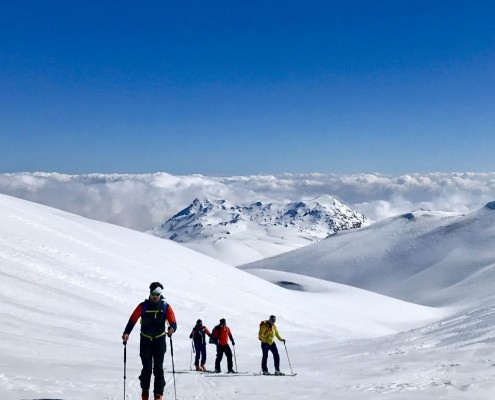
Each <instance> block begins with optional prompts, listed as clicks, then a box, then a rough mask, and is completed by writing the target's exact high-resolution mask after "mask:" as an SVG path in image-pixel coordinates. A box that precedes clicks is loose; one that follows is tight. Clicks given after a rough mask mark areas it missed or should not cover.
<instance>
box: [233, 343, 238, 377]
mask: <svg viewBox="0 0 495 400" xmlns="http://www.w3.org/2000/svg"><path fill="white" fill-rule="evenodd" d="M232 347H233V348H234V361H235V372H238V371H237V357H236V356H235V345H232Z"/></svg>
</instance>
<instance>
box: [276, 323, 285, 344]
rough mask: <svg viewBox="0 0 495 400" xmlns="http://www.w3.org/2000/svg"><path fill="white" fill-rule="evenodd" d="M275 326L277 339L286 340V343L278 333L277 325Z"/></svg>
mask: <svg viewBox="0 0 495 400" xmlns="http://www.w3.org/2000/svg"><path fill="white" fill-rule="evenodd" d="M274 328H275V329H274V331H275V332H274V333H275V336H276V337H277V339H278V340H280V341H281V342H284V343H285V339H282V338H281V337H280V334H279V333H278V329H277V327H276V326H274Z"/></svg>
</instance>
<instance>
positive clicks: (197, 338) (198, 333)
mask: <svg viewBox="0 0 495 400" xmlns="http://www.w3.org/2000/svg"><path fill="white" fill-rule="evenodd" d="M193 331H194V334H193V341H194V343H203V339H204V328H203V329H196V326H195V327H194V328H193Z"/></svg>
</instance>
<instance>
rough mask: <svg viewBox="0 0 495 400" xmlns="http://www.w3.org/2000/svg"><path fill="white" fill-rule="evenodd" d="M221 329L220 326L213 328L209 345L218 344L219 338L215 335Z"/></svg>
mask: <svg viewBox="0 0 495 400" xmlns="http://www.w3.org/2000/svg"><path fill="white" fill-rule="evenodd" d="M219 329H220V328H219V327H218V325H217V326H215V327H214V328H213V330H212V331H211V336H210V340H209V343H211V344H218V338H217V337H215V336H214V335H215V332H218V331H219Z"/></svg>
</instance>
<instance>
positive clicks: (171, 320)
mask: <svg viewBox="0 0 495 400" xmlns="http://www.w3.org/2000/svg"><path fill="white" fill-rule="evenodd" d="M166 318H167V321H168V324H169V328H168V335H169V336H171V335H172V334H173V333H174V332H175V331H176V330H177V321H176V320H175V314H174V310H173V309H172V306H171V305H170V304H169V305H168V307H167V316H166Z"/></svg>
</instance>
